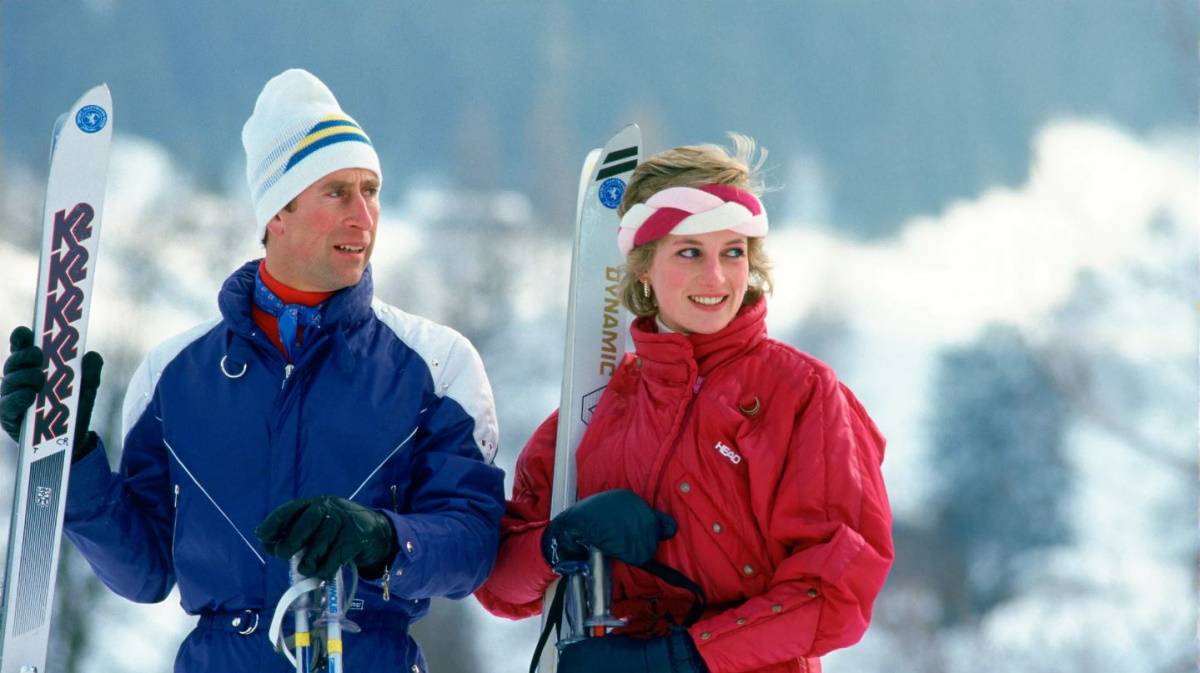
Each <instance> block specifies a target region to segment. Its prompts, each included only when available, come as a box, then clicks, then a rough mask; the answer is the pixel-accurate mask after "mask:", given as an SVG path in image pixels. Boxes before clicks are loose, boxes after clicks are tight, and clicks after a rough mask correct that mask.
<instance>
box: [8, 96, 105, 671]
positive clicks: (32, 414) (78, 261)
mask: <svg viewBox="0 0 1200 673" xmlns="http://www.w3.org/2000/svg"><path fill="white" fill-rule="evenodd" d="M112 126H113V115H112V97H111V96H110V94H109V91H108V87H107V86H105V85H103V84H101V85H100V86H97V87H95V88H93V89H91V90H90V91H88V92H87V93H86V94H84V95H83V97H82V98H80V99H79V100H78V101H76V102H75V105H73V106H71V109H70V110H69V111H68V112H67V113H66V114H65V115H63V116H62V117H60V118H59V119H58V122H57V123H56V124H55V127H54V136H53V140H52V142H51V149H50V176H49V180H48V182H47V185H46V203H45V214H44V216H43V221H42V256H41V262H40V265H39V270H38V285H37V300H36V308H35V310H34V318H33V325H32V328H33V330H34V335H35V339H36V341H37V343H38V344H39V345H40V346H41V348H42V351H43V352H44V353H45V354H46V360H47V371H46V374H47V383H46V388H45V389H44V390H43V391H42V392H41V393H40V394H39V395H38V397H37V400H36V401H35V402H34V405H33V407H32V408H31V409H30V410H29V415H28V416H27V417H26V419H25V423H24V425H23V426H22V430H21V443H20V453H19V455H18V458H17V477H16V488H15V492H14V494H13V514H12V522H11V525H10V528H9V534H8V555H7V561H6V563H5V572H4V578H5V581H4V607H3V623H2V624H0V629H2V630H3V638H2V639H0V673H45V671H46V653H47V648H48V646H49V640H50V613H51V608H52V607H53V601H54V584H55V580H56V579H57V576H58V556H59V545H60V542H61V540H62V523H63V514H64V509H65V508H64V504H65V502H66V495H67V477H68V474H69V472H70V468H71V446H72V444H73V442H74V439H75V410H76V407H77V405H78V402H79V386H78V385H77V384H76V382H77V381H79V379H80V375H81V372H80V361H81V359H82V357H83V353H84V352H85V351H86V348H85V343H86V338H87V323H88V313H89V306H90V304H91V296H92V281H93V280H94V278H95V275H96V274H95V267H96V249H97V242H98V241H99V238H100V219H101V218H100V214H101V205H102V204H103V201H104V187H105V182H106V176H107V172H108V148H109V142H110V140H111V139H112Z"/></svg>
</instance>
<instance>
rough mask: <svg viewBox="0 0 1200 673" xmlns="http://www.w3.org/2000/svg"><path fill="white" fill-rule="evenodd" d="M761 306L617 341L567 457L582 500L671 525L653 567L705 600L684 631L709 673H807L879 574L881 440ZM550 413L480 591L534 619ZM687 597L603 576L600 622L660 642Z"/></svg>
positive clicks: (641, 324)
mask: <svg viewBox="0 0 1200 673" xmlns="http://www.w3.org/2000/svg"><path fill="white" fill-rule="evenodd" d="M765 316H766V306H765V302H764V301H759V302H758V303H757V304H755V305H753V306H750V307H746V308H743V309H742V311H741V313H740V314H739V315H738V316H737V317H736V318H735V319H734V320H733V321H732V322H731V323H730V324H729V325H728V326H726V327H725V328H724V329H723V330H721V331H720V332H718V333H716V334H712V335H691V336H683V335H680V334H660V333H658V332H657V330H656V328H655V323H654V321H653V320H652V319H640V320H637V321H636V322H635V323H634V327H633V329H632V330H631V331H632V333H633V339H634V342H635V344H636V354H634V353H631V354H628V355H627V356H626V358H625V360H624V361H623V362H622V364H621V366H620V367H619V368H618V370H617V372H616V374H615V375H614V376H613V378H612V380H611V381H610V383H609V385H608V388H607V389H606V390H605V392H604V394H603V395H602V397H601V400H600V404H599V406H598V407H597V408H596V410H595V412H594V414H593V416H592V418H591V421H590V423H589V427H588V431H587V433H586V434H585V436H584V438H583V440H582V441H581V443H580V446H579V449H578V452H577V454H576V462H577V466H578V495H579V497H580V498H584V497H586V496H588V495H591V494H593V493H596V492H599V491H604V490H608V489H614V488H628V489H631V490H633V491H634V492H636V493H638V494H639V495H641V496H642V497H643V498H645V499H646V501H647V502H649V503H650V504H651V505H652V506H653V507H655V508H657V509H659V510H662V511H664V512H667V513H669V514H670V515H671V516H673V517H675V520H676V521H677V522H678V523H679V533H678V534H677V535H676V536H675V537H674V538H672V539H670V540H667V541H665V542H663V543H662V544H661V545H660V546H659V548H658V553H657V555H656V556H655V559H656V560H658V561H661V562H663V563H665V564H667V565H669V566H672V567H674V568H676V569H678V570H680V571H682V572H683V573H684V574H685V575H687V576H688V577H690V578H691V579H692V580H694V581H695V582H697V583H698V584H699V585H700V586H701V587H702V588H703V590H704V593H705V596H706V598H707V601H708V609H707V610H706V612H705V613H704V616H703V617H702V618H701V619H700V621H699V622H698V623H696V624H695V625H694V626H692V627H691V628H690V630H689V633H690V634H691V636H692V638H693V640H695V642H696V645H697V647H698V649H699V651H700V654H701V656H703V658H704V660H705V663H706V664H707V665H708V668H709V670H710V671H712V673H735V672H737V673H746V672H751V671H753V672H754V673H784V672H788V673H798V672H805V673H810V672H813V671H820V661H819V659H817V657H819V656H820V655H822V654H824V653H826V652H829V651H830V650H834V649H837V648H839V647H846V646H848V645H851V644H853V643H855V642H857V641H858V640H859V639H860V638H861V637H862V635H863V633H864V632H865V631H866V629H867V625H868V623H869V622H870V618H871V606H872V604H873V602H874V600H875V597H876V595H878V593H879V591H880V589H881V588H882V587H883V583H884V579H885V578H886V576H887V573H888V569H889V568H890V567H891V563H892V556H893V551H892V535H891V521H892V520H891V508H890V506H889V504H888V499H887V492H886V490H885V488H884V484H883V478H882V475H881V473H880V463H881V462H882V460H883V449H884V439H883V436H882V435H881V434H880V433H879V430H878V429H877V428H876V427H875V424H874V423H873V422H872V421H871V419H870V418H869V417H868V416H867V413H866V411H864V410H863V408H862V405H861V404H859V402H858V400H857V399H856V398H855V397H854V394H853V393H851V392H850V390H849V389H848V388H847V387H846V386H844V385H843V384H841V383H840V382H839V381H838V380H837V378H836V377H835V375H834V373H833V371H832V370H831V369H830V368H829V367H828V366H827V365H825V364H824V363H822V362H820V361H818V360H817V359H815V358H813V357H811V356H809V355H806V354H804V353H801V352H799V351H797V350H796V349H794V348H792V347H790V346H788V345H786V344H783V343H780V342H778V341H774V340H772V339H769V338H767V335H766V326H765V323H764V319H765ZM556 426H557V414H555V415H551V416H550V418H548V419H547V420H546V421H545V422H544V423H542V425H541V427H539V428H538V430H537V431H536V432H535V433H534V435H533V437H531V438H530V440H529V443H528V444H526V446H525V448H524V449H523V450H522V452H521V455H520V457H519V458H518V460H517V469H516V475H515V483H514V486H513V495H512V499H511V500H510V501H509V503H508V508H507V513H506V515H505V517H504V520H503V523H502V542H501V548H500V555H499V558H498V560H497V563H496V567H495V569H494V571H493V572H492V575H491V577H490V578H489V579H488V580H487V582H486V583H485V584H484V585H483V586H482V587H481V588H480V589H479V590H478V591H477V592H476V596H477V597H478V598H479V601H480V602H481V603H482V604H483V605H484V607H486V608H487V609H488V610H489V611H491V612H493V613H495V614H497V615H501V616H504V617H509V618H514V619H518V618H522V617H528V616H531V615H535V614H539V613H540V612H541V609H542V596H543V593H544V592H545V590H546V588H547V587H548V585H549V584H550V583H551V581H552V580H553V579H554V578H555V574H554V572H553V571H552V570H551V569H550V567H549V566H548V565H547V564H546V562H545V561H544V560H543V558H542V555H541V551H540V547H539V543H540V538H541V535H542V531H543V529H544V528H545V526H546V524H547V519H548V516H549V508H550V487H551V482H552V480H553V464H554V442H555V435H556ZM692 602H693V598H692V596H691V594H689V593H688V592H687V591H684V590H681V589H678V588H676V587H673V586H671V585H669V584H667V583H665V582H662V581H660V580H658V579H657V578H655V577H653V576H651V575H649V574H647V573H645V572H643V571H642V570H640V569H638V568H631V567H629V566H626V565H624V564H622V563H619V562H618V563H614V568H613V612H614V614H616V615H617V616H620V617H625V618H626V619H628V620H629V624H628V626H627V627H626V628H625V629H624V630H625V631H626V632H631V633H646V634H656V633H659V634H661V633H664V632H665V631H666V630H667V628H668V626H669V624H670V623H671V621H675V622H678V621H680V620H682V619H683V617H684V615H686V614H687V612H688V609H689V608H690V607H691V605H692Z"/></svg>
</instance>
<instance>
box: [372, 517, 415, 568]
mask: <svg viewBox="0 0 1200 673" xmlns="http://www.w3.org/2000/svg"><path fill="white" fill-rule="evenodd" d="M378 511H380V512H382V513H383V515H384V516H386V517H387V518H388V520H389V521H391V522H392V528H393V529H394V530H395V531H396V537H395V550H396V553H395V555H394V556H393V557H392V560H391V561H390V562H389V563H387V564H386V567H387V568H388V572H389V574H390V575H391V576H392V579H396V578H399V577H403V576H404V571H405V570H407V569H408V568H409V566H411V565H412V564H414V563H416V562H417V561H420V560H421V557H422V556H423V555H424V551H425V550H424V547H423V546H422V545H421V541H420V540H418V539H417V535H416V532H415V531H414V530H413V528H412V526H411V525H409V523H408V521H407V519H406V518H405V517H403V516H401V515H399V514H397V513H395V512H392V511H388V510H378ZM380 572H381V573H382V569H380ZM376 579H378V578H376Z"/></svg>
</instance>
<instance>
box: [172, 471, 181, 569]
mask: <svg viewBox="0 0 1200 673" xmlns="http://www.w3.org/2000/svg"><path fill="white" fill-rule="evenodd" d="M174 490H175V503H174V504H173V505H172V508H173V509H174V510H175V516H174V521H173V522H172V523H171V558H172V559H174V558H175V535H176V534H177V533H178V531H179V484H175V489H174ZM173 562H174V561H173V560H172V563H173Z"/></svg>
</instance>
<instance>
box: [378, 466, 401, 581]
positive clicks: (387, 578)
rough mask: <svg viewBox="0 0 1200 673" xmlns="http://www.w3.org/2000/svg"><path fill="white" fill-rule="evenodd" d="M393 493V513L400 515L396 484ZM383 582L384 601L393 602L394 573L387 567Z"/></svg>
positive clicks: (385, 567) (392, 489) (392, 486)
mask: <svg viewBox="0 0 1200 673" xmlns="http://www.w3.org/2000/svg"><path fill="white" fill-rule="evenodd" d="M388 490H389V491H391V492H392V511H393V512H395V513H396V514H399V513H400V499H399V497H398V496H397V495H396V484H392V485H391V486H390V487H389V488H388ZM380 579H381V580H382V582H383V600H384V602H385V603H386V602H388V601H390V600H392V571H391V569H390V568H388V567H387V566H384V568H383V577H382V578H380Z"/></svg>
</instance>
